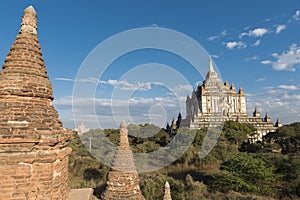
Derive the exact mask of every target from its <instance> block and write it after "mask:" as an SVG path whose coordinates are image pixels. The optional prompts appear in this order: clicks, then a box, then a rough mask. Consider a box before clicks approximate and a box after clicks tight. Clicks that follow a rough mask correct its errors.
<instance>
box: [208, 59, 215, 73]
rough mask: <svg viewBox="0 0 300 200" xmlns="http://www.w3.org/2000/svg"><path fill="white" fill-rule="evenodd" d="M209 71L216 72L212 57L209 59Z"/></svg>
mask: <svg viewBox="0 0 300 200" xmlns="http://www.w3.org/2000/svg"><path fill="white" fill-rule="evenodd" d="M209 71H210V72H214V66H213V63H212V58H211V57H210V58H209Z"/></svg>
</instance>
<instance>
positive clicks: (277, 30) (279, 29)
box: [275, 25, 287, 34]
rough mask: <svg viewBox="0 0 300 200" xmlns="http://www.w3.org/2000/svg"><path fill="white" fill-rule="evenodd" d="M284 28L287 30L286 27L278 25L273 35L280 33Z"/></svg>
mask: <svg viewBox="0 0 300 200" xmlns="http://www.w3.org/2000/svg"><path fill="white" fill-rule="evenodd" d="M286 28H287V26H286V25H278V26H276V31H275V33H276V34H278V33H280V32H281V31H283V30H284V29H286Z"/></svg>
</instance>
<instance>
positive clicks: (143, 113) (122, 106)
mask: <svg viewBox="0 0 300 200" xmlns="http://www.w3.org/2000/svg"><path fill="white" fill-rule="evenodd" d="M183 88H184V87H183ZM185 99H186V96H179V97H176V96H172V97H153V98H151V97H150V98H129V99H108V98H74V99H72V97H71V96H66V97H62V98H59V99H57V100H55V101H54V103H53V104H54V106H55V107H57V108H58V110H63V113H66V112H68V111H69V112H71V111H72V112H73V116H74V118H73V116H72V117H70V116H68V117H62V121H63V122H64V123H65V122H66V123H68V124H70V118H72V119H75V121H76V122H77V123H81V122H82V121H86V120H91V121H90V122H89V126H90V128H97V127H98V126H100V127H101V128H112V127H117V126H118V125H119V123H118V122H120V121H121V120H123V119H124V120H126V121H130V122H132V123H136V124H140V123H155V124H156V125H158V126H161V127H164V126H165V124H166V123H167V122H168V121H171V120H172V118H173V117H174V116H177V115H178V112H181V113H182V114H184V115H185ZM61 116H62V115H61ZM87 116H91V117H89V119H87V118H86V117H87ZM93 116H94V118H93ZM103 117H105V121H102V120H100V121H98V122H97V120H96V119H97V118H101V119H102V118H103Z"/></svg>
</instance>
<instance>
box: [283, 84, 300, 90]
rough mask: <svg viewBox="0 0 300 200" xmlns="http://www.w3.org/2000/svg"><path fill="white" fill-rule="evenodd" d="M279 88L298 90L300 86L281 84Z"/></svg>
mask: <svg viewBox="0 0 300 200" xmlns="http://www.w3.org/2000/svg"><path fill="white" fill-rule="evenodd" d="M278 88H280V89H285V90H298V89H299V88H298V87H297V86H295V85H279V86H278Z"/></svg>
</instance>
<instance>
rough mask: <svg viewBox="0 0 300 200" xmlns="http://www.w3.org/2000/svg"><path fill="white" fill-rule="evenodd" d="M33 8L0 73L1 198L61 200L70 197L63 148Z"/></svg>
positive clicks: (65, 133)
mask: <svg viewBox="0 0 300 200" xmlns="http://www.w3.org/2000/svg"><path fill="white" fill-rule="evenodd" d="M36 29H37V19H36V13H35V10H34V9H33V7H31V6H30V7H28V8H27V9H25V11H24V16H23V18H22V26H21V29H20V32H19V34H18V35H17V37H16V40H15V42H14V43H13V45H12V47H11V49H10V52H9V53H8V55H7V57H6V59H5V63H4V64H3V68H2V70H1V71H0V110H1V113H0V199H1V200H2V199H8V200H16V199H18V200H22V199H26V200H31V199H34V200H37V199H43V200H64V199H66V198H67V195H68V191H69V188H68V155H69V154H70V151H71V150H70V149H69V148H68V147H67V144H68V141H69V140H70V136H71V132H70V131H67V130H65V129H63V128H62V123H61V121H60V120H59V119H58V113H57V111H56V110H55V109H54V107H53V106H52V100H53V95H52V85H51V83H50V81H49V78H48V75H47V72H46V68H45V63H44V60H43V57H42V52H41V49H40V45H39V42H38V37H37V31H36Z"/></svg>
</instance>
